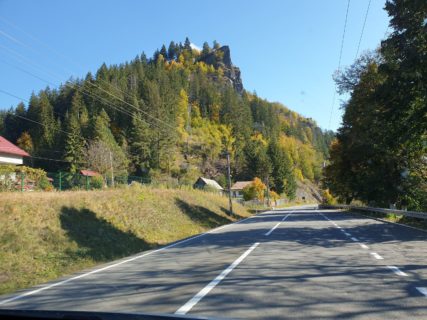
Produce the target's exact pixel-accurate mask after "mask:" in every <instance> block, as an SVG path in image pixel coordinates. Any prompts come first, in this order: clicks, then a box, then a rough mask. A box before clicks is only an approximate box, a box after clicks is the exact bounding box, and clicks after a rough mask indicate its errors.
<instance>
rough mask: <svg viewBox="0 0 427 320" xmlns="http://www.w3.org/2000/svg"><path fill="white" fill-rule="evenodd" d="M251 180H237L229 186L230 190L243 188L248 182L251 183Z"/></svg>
mask: <svg viewBox="0 0 427 320" xmlns="http://www.w3.org/2000/svg"><path fill="white" fill-rule="evenodd" d="M251 183H252V181H237V182H236V183H235V184H233V185H232V186H231V190H243V188H244V187H246V186H247V185H248V184H251Z"/></svg>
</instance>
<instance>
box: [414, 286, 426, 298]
mask: <svg viewBox="0 0 427 320" xmlns="http://www.w3.org/2000/svg"><path fill="white" fill-rule="evenodd" d="M416 289H417V290H418V291H419V292H420V293H422V294H423V295H425V296H426V297H427V288H424V287H416Z"/></svg>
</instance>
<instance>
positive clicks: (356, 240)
mask: <svg viewBox="0 0 427 320" xmlns="http://www.w3.org/2000/svg"><path fill="white" fill-rule="evenodd" d="M350 239H351V240H353V241H354V242H359V239H357V238H355V237H351V238H350Z"/></svg>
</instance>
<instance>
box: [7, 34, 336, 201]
mask: <svg viewBox="0 0 427 320" xmlns="http://www.w3.org/2000/svg"><path fill="white" fill-rule="evenodd" d="M0 134H1V135H3V136H4V137H6V138H7V139H9V140H11V141H12V142H15V143H17V144H18V145H19V146H21V147H22V148H23V149H25V150H27V151H28V152H29V153H30V154H31V155H32V156H33V157H32V158H30V159H29V162H30V164H31V165H33V166H36V167H41V168H44V169H46V170H47V171H57V170H64V171H65V170H66V171H71V172H75V171H76V170H78V169H82V168H92V169H95V170H98V171H100V172H102V173H108V170H110V168H109V165H108V166H106V165H105V164H104V162H106V161H103V158H102V156H100V155H103V156H106V155H109V154H110V152H111V155H112V158H113V164H114V170H115V174H116V175H126V174H132V175H143V176H150V177H157V178H158V177H163V178H165V177H167V179H170V180H171V181H172V180H174V181H177V182H179V183H187V184H192V183H194V181H195V179H196V178H197V176H199V175H202V176H206V177H211V178H214V179H216V180H217V181H219V182H220V183H221V184H223V185H224V184H225V178H224V173H225V158H224V151H226V150H228V151H230V153H231V161H232V175H233V180H240V179H245V180H247V179H252V178H253V177H255V176H258V177H261V178H263V179H265V178H267V177H268V176H270V177H271V180H270V181H272V182H273V189H275V190H276V191H278V192H280V193H282V192H285V193H288V194H292V189H293V188H294V187H293V186H294V185H295V181H296V179H301V180H302V179H304V178H306V179H309V180H312V181H315V180H319V179H320V175H321V167H322V163H323V160H324V158H325V157H326V156H327V153H328V146H329V143H330V141H331V139H332V136H333V135H332V133H331V132H323V131H322V130H321V129H320V128H319V127H318V126H317V125H316V123H315V122H314V121H313V120H311V119H307V118H304V117H302V116H300V115H298V114H297V113H295V112H293V111H291V110H289V109H287V108H286V107H285V106H283V105H282V104H280V103H272V102H268V101H266V100H264V99H261V98H259V97H258V96H257V95H256V94H253V93H249V92H247V91H246V90H244V88H243V84H242V80H241V77H240V70H239V68H237V67H236V66H234V65H233V64H232V62H231V56H230V49H229V47H228V46H220V45H219V44H218V43H217V42H214V44H213V48H211V47H210V46H209V45H208V44H207V43H205V44H204V45H203V49H202V50H201V51H198V50H196V49H194V47H193V45H192V44H191V43H190V41H189V40H188V39H186V41H185V42H184V43H183V44H182V43H174V42H171V43H170V44H169V46H168V47H166V46H165V45H163V46H162V47H161V50H158V51H156V52H155V53H154V55H153V57H151V58H147V56H146V55H145V54H144V53H142V54H141V55H138V56H136V57H135V59H133V60H132V61H130V62H126V63H123V64H120V65H112V66H107V65H105V64H103V65H102V66H101V67H100V68H99V69H98V71H97V72H96V74H95V75H93V74H91V73H88V74H87V76H86V77H85V78H84V79H79V80H71V81H69V82H67V83H66V84H64V85H62V86H61V87H60V88H58V89H50V88H46V89H45V90H42V91H40V92H39V93H38V94H33V95H32V96H31V98H30V100H29V103H28V105H24V104H23V103H20V104H18V105H17V106H16V108H14V109H12V110H9V111H7V112H3V113H2V114H1V115H0ZM47 159H54V160H61V161H54V160H47ZM108 163H109V162H108Z"/></svg>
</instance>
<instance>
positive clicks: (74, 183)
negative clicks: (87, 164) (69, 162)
mask: <svg viewBox="0 0 427 320" xmlns="http://www.w3.org/2000/svg"><path fill="white" fill-rule="evenodd" d="M132 182H139V183H144V184H145V183H150V179H148V178H146V177H138V176H118V177H115V178H114V181H113V180H112V179H111V177H104V176H102V175H94V176H88V175H82V174H80V173H74V174H73V173H68V172H48V173H47V174H46V176H44V175H43V176H35V175H32V174H28V173H24V172H10V173H1V174H0V191H34V190H53V189H56V190H58V191H64V190H93V189H101V188H103V187H113V186H120V185H128V184H131V183H132Z"/></svg>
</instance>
